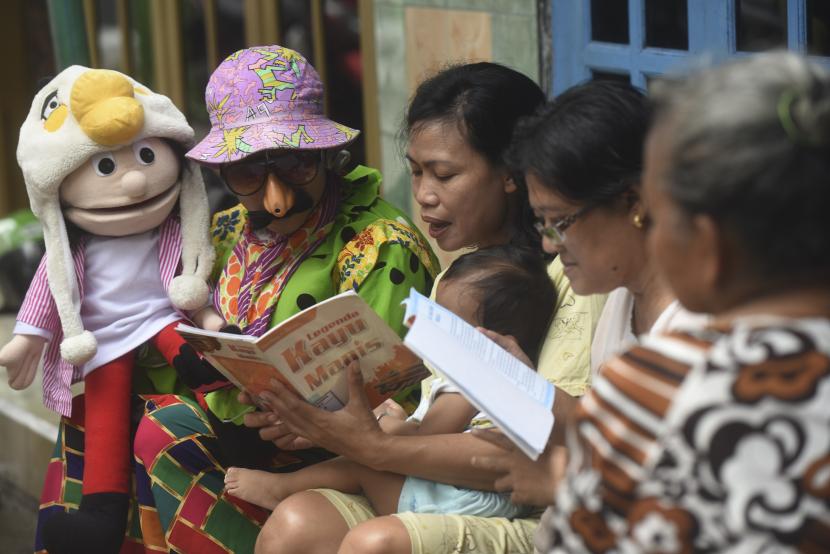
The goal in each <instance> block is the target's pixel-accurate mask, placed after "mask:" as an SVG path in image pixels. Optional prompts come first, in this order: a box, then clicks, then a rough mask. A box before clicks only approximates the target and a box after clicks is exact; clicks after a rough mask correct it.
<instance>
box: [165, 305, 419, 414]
mask: <svg viewBox="0 0 830 554" xmlns="http://www.w3.org/2000/svg"><path fill="white" fill-rule="evenodd" d="M177 331H178V332H179V334H180V335H181V336H182V337H183V338H184V339H185V340H186V341H187V342H188V343H190V345H191V346H193V347H194V348H195V349H196V350H198V351H199V352H201V353H202V354H203V355H204V356H205V358H206V359H207V360H208V361H209V362H210V363H211V364H212V365H213V366H214V367H216V368H217V369H218V370H219V371H220V372H222V373H223V374H224V375H225V376H226V377H227V378H228V379H229V380H230V381H231V382H233V383H234V384H235V385H236V386H237V387H239V388H242V389H244V390H246V391H248V392H249V393H250V394H251V395H252V396H253V397H254V398H257V396H258V395H259V394H260V393H261V392H263V391H265V390H272V389H273V388H274V387H273V385H272V380H278V381H280V382H281V383H282V384H283V385H285V386H286V387H288V388H289V389H291V390H293V391H294V392H296V393H297V394H298V395H300V396H301V397H303V398H305V399H306V400H307V401H308V402H310V403H311V404H314V405H316V406H319V407H321V408H324V409H327V410H338V409H340V408H342V407H343V406H344V405H345V403H346V402H347V401H348V384H347V380H346V372H345V370H346V367H348V365H349V363H350V362H351V361H352V360H358V361H359V362H360V368H361V371H362V372H363V379H364V383H365V387H366V394H367V397H368V399H369V403H370V405H371V406H372V407H374V406H377V405H378V404H380V403H381V402H383V401H384V400H386V399H387V398H389V397H391V396H392V395H393V394H395V393H396V392H398V391H400V390H402V389H404V388H406V387H408V386H410V385H413V384H416V383H419V382H420V381H421V379H423V378H424V377H425V376H426V375H428V371H427V370H426V368H425V367H424V366H423V365H422V362H421V359H420V358H419V357H418V356H416V355H415V354H413V353H412V351H410V350H409V349H408V348H407V347H406V346H404V345H403V342H402V341H401V339H400V338H399V337H398V335H397V333H395V332H394V331H393V330H392V329H391V328H390V327H389V326H388V325H387V324H386V322H384V321H383V320H382V319H381V318H380V316H378V315H377V314H376V313H375V312H374V310H372V308H371V307H370V306H369V305H368V304H366V302H365V301H364V300H363V299H362V298H360V297H359V296H358V295H357V294H355V293H354V292H351V291H350V292H346V293H342V294H339V295H337V296H334V297H332V298H329V299H327V300H324V301H323V302H320V303H318V304H316V305H314V306H312V307H310V308H307V309H306V310H303V311H302V312H300V313H298V314H296V315H295V316H293V317H291V318H289V319H287V320H285V321H284V322H282V323H281V324H280V325H278V326H276V327H274V328H273V329H271V330H270V331H268V333H266V334H264V335H263V336H261V337H259V338H256V337H250V336H246V335H233V334H228V333H217V332H212V331H205V330H203V329H198V328H195V327H189V326H184V325H180V326H179V327H178V329H177Z"/></svg>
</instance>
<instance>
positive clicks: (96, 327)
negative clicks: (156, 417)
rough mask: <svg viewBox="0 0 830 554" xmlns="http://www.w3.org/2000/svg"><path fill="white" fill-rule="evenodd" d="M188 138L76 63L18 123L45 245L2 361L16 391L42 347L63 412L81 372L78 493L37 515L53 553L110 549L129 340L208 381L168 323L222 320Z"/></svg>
mask: <svg viewBox="0 0 830 554" xmlns="http://www.w3.org/2000/svg"><path fill="white" fill-rule="evenodd" d="M193 135H194V133H193V129H192V128H191V127H190V126H189V125H188V124H187V122H186V120H185V117H184V115H183V114H182V113H181V112H180V111H179V110H178V109H177V108H176V107H175V106H174V105H173V103H172V102H171V101H170V99H169V98H167V97H165V96H162V95H160V94H156V93H154V92H152V91H150V90H149V89H148V88H146V87H144V86H143V85H141V84H140V83H138V82H136V81H134V80H133V79H131V78H130V77H128V76H126V75H123V74H121V73H118V72H115V71H109V70H98V69H89V68H86V67H81V66H72V67H69V68H67V69H65V70H64V71H63V72H61V73H60V74H59V75H58V76H57V77H55V78H54V79H53V80H52V81H51V82H49V83H48V84H47V85H46V86H45V87H43V88H42V89H41V90H40V91H39V92H38V93H37V95H36V96H35V98H34V101H33V103H32V107H31V109H30V111H29V114H28V117H27V118H26V120H25V121H24V123H23V126H22V127H21V129H20V140H19V144H18V150H17V159H18V162H19V164H20V167H21V169H22V171H23V175H24V178H25V182H26V188H27V191H28V195H29V200H30V202H31V207H32V211H33V212H34V213H35V215H36V216H37V217H38V218H39V219H40V221H41V223H42V225H43V231H44V238H45V242H46V255H45V256H44V259H43V261H42V262H41V265H40V267H39V269H38V271H37V273H36V275H35V277H34V279H33V281H32V285H31V287H30V289H29V292H28V293H27V296H26V299H25V300H24V303H23V306H22V307H21V310H20V312H19V314H18V317H17V324H16V326H15V329H14V337H13V338H12V340H11V341H10V342H9V343H7V344H6V345H5V346H4V347H3V348H2V349H0V365H2V366H5V367H6V368H7V370H8V374H9V383H10V385H11V386H12V387H13V388H24V387H27V386H28V385H30V384H31V382H32V380H33V378H34V375H35V373H36V370H37V367H38V363H39V361H40V359H41V357H42V355H43V353H44V350H45V357H44V364H43V367H44V377H43V399H44V403H45V405H46V406H47V407H49V408H51V409H54V410H56V411H57V412H59V413H61V414H62V415H64V416H67V417H68V416H69V415H71V413H72V410H73V400H72V397H71V392H70V385H71V384H72V383H73V382H75V381H78V380H80V379H83V380H84V388H85V394H84V404H83V406H82V408H83V411H84V417H85V430H86V438H85V455H84V471H83V484H82V493H83V496H82V498H81V501H80V505H79V506H78V510H77V511H76V512H64V511H60V512H59V513H55V514H54V515H53V516H52V517H51V518H50V519H48V520H47V521H46V522H45V523H43V525H42V528H41V530H40V532H41V534H42V536H43V540H44V543H45V545H46V547H47V549H48V551H49V552H50V553H61V552H116V551H118V549H119V548H120V546H121V543H122V541H123V538H124V533H125V527H126V522H127V510H128V501H129V491H130V469H131V444H130V434H131V432H130V393H131V379H132V369H133V365H134V362H135V351H136V349H137V348H138V347H139V346H141V345H142V344H144V343H147V342H148V341H149V342H150V343H151V344H152V345H153V346H154V347H155V348H156V349H158V351H159V352H160V353H161V354H162V355H163V356H164V357H165V358H166V359H167V361H168V362H170V363H171V364H172V365H173V366H174V367H175V368H176V369H177V370H178V371H179V373H180V374H181V377H182V380H183V381H184V382H185V383H186V384H188V385H192V386H193V387H194V388H198V387H199V386H200V385H203V384H204V383H203V382H202V381H200V379H202V377H204V375H207V376H208V377H207V378H206V380H207V381H212V377H211V375H212V373H211V371H212V368H210V367H209V366H206V365H202V366H200V363H201V361H200V360H199V358H198V357H197V356H196V355H195V353H194V352H193V351H192V349H190V347H188V346H186V345H185V343H184V341H183V340H182V339H181V338H180V337H179V336H178V334H177V333H176V332H175V331H174V327H175V326H176V325H177V324H178V323H179V322H181V321H188V320H193V321H195V322H196V323H197V324H201V325H203V326H207V327H210V328H214V329H216V328H219V327H221V326H222V324H223V323H224V321H223V319H222V318H221V316H219V315H218V313H217V312H215V311H214V310H213V309H212V308H210V307H207V306H208V301H209V296H210V291H209V288H208V285H207V279H208V276H209V274H210V270H211V266H212V264H213V261H214V253H213V248H212V246H211V244H210V239H209V234H208V224H209V209H208V202H207V197H206V194H205V189H204V183H203V182H202V177H201V174H200V171H199V169H198V168H197V167H195V165H194V164H193V163H191V162H187V161H186V160H185V158H184V157H183V152H184V151H185V150H186V148H187V147H189V146H191V145H192V142H193ZM194 361H195V362H196V363H195V364H194V363H193V362H194ZM197 374H198V375H199V377H198V378H196V380H194V376H196V375H197ZM75 404H76V406H75V408H76V409H78V406H77V402H76V403H75Z"/></svg>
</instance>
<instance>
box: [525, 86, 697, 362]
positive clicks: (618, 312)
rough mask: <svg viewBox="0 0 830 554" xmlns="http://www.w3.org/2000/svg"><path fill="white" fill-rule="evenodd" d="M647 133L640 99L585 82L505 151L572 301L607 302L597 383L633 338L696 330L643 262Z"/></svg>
mask: <svg viewBox="0 0 830 554" xmlns="http://www.w3.org/2000/svg"><path fill="white" fill-rule="evenodd" d="M648 123H649V110H648V103H647V99H646V97H645V96H644V95H643V94H642V93H641V92H640V91H638V90H637V89H635V88H634V87H632V86H631V85H629V84H624V83H618V82H614V81H592V82H589V83H585V84H583V85H579V86H576V87H573V88H571V89H569V90H567V91H566V92H564V93H563V94H561V95H560V96H558V97H557V98H556V99H555V100H554V101H552V102H551V103H549V104H548V105H547V106H545V107H544V108H543V109H542V110H541V111H540V112H539V113H538V114H536V115H535V116H534V117H532V118H529V119H527V120H525V121H523V122H522V123H521V124H520V126H519V128H518V129H517V131H516V141H515V143H514V145H513V149H512V158H513V159H512V160H511V161H512V163H513V165H514V166H515V168H516V169H517V170H518V171H520V172H521V173H522V174H524V176H525V179H526V181H527V187H528V194H529V198H530V203H531V206H533V211H534V213H535V214H536V216H537V218H538V221H537V224H536V225H537V229H538V230H539V232H540V233H541V235H542V246H543V248H544V249H545V251H546V252H549V253H551V254H558V256H559V259H560V260H561V261H562V264H563V266H564V268H565V275H567V276H568V278H569V279H570V281H571V286H572V287H573V290H574V291H575V292H576V293H577V294H596V293H610V294H609V296H608V299H607V301H606V303H605V307H604V308H603V311H602V315H601V316H600V318H599V321H598V322H597V329H596V332H595V334H594V339H593V343H592V348H591V367H592V373H593V374H594V375H596V372H597V370H598V368H599V366H600V365H601V364H602V362H604V361H605V360H607V359H608V358H610V357H611V356H612V355H614V354H616V353H618V352H620V351H622V350H623V349H625V348H626V347H627V346H631V345H632V344H635V343H636V342H637V337H638V336H640V335H643V334H655V333H660V332H663V331H666V330H668V329H673V328H676V327H684V326H688V325H692V326H699V325H700V324H701V323H702V319H701V317H700V316H695V315H692V314H690V313H688V312H686V311H685V310H684V309H683V308H682V307H681V306H680V304H679V303H678V302H677V300H676V299H675V296H674V294H673V293H672V291H671V289H670V288H669V287H668V285H667V284H666V283H665V282H664V281H663V280H661V279H660V278H659V276H658V274H657V270H656V268H655V266H654V263H653V261H652V260H651V259H650V258H649V256H648V254H647V252H646V233H645V231H646V227H647V225H648V219H647V217H646V215H645V214H646V210H645V207H644V205H643V200H642V197H641V184H640V181H641V175H642V169H643V145H644V141H645V136H646V131H647V129H648Z"/></svg>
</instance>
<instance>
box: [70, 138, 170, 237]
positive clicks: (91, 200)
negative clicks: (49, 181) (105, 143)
mask: <svg viewBox="0 0 830 554" xmlns="http://www.w3.org/2000/svg"><path fill="white" fill-rule="evenodd" d="M179 192H180V185H179V161H178V158H177V156H176V154H175V152H174V151H173V149H172V148H171V147H170V145H169V144H168V143H167V142H166V141H165V140H163V139H159V138H149V139H144V140H140V141H138V142H135V143H133V144H131V145H129V146H124V147H122V148H119V149H117V150H113V151H111V152H102V153H100V154H96V155H94V156H92V158H90V159H89V160H87V161H86V162H84V164H83V165H81V166H80V167H79V168H78V169H76V170H75V171H73V172H72V173H70V174H69V175H68V176H67V177H66V179H64V181H63V183H62V184H61V186H60V199H61V205H62V206H63V212H64V215H65V217H66V219H68V220H69V221H71V222H72V223H74V224H75V225H77V226H78V227H80V228H81V229H83V230H84V231H87V232H89V233H92V234H93V235H102V236H111V237H121V236H126V235H133V234H137V233H143V232H144V231H149V230H150V229H154V228H156V227H158V226H159V225H161V223H162V222H163V221H164V220H165V219H166V218H167V216H168V215H170V212H171V210H172V209H173V206H175V204H176V201H177V200H178V198H179Z"/></svg>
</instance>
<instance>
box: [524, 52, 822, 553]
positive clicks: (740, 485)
mask: <svg viewBox="0 0 830 554" xmlns="http://www.w3.org/2000/svg"><path fill="white" fill-rule="evenodd" d="M652 96H653V100H654V108H655V114H654V123H653V126H652V128H651V131H650V133H649V137H648V141H647V148H646V169H645V177H644V185H643V189H644V195H645V201H646V205H647V206H648V208H649V217H650V220H651V229H650V231H649V238H648V242H649V251H650V253H651V255H652V257H653V259H654V261H655V262H656V264H657V267H658V268H659V270H660V272H661V274H662V276H663V277H664V278H665V279H666V281H667V282H668V283H669V285H670V286H671V289H672V290H673V291H674V293H675V294H676V295H677V298H678V299H679V300H680V301H681V302H682V303H683V305H685V306H687V307H688V308H689V309H691V310H695V311H699V312H710V313H712V314H714V320H713V321H712V322H711V324H710V325H709V326H707V327H706V328H705V329H703V330H698V331H692V332H683V333H681V332H675V333H671V334H667V335H664V336H651V337H646V338H644V339H643V341H642V345H641V346H639V347H635V348H633V349H631V350H628V351H627V352H625V353H624V354H622V355H621V356H620V357H617V358H614V359H613V360H611V361H609V362H608V363H606V364H605V365H604V367H603V369H602V371H601V373H600V376H599V378H598V379H597V381H596V383H595V386H594V387H593V389H592V390H591V391H590V392H589V393H588V395H586V396H585V397H584V398H583V399H582V400H581V402H580V405H579V408H578V409H577V414H576V417H575V419H574V421H573V423H575V425H574V426H573V428H572V429H573V431H575V433H574V435H573V437H572V438H573V439H574V440H573V441H571V443H572V448H571V450H570V454H571V459H570V464H569V468H568V473H567V475H566V477H565V479H563V481H562V485H561V486H560V487H559V491H558V495H557V498H556V503H555V505H554V506H553V507H552V508H550V509H549V510H548V512H547V513H546V515H545V516H544V518H543V525H542V526H541V527H540V530H539V532H538V534H537V548H538V549H539V550H540V551H542V552H565V551H567V552H598V551H603V552H604V551H611V550H620V551H631V552H667V551H671V552H692V551H702V552H725V551H729V552H761V551H763V552H795V551H800V552H821V551H826V550H827V547H828V545H830V487H829V486H828V483H830V478H829V477H828V476H830V284H829V283H830V219H828V217H827V214H828V212H830V182H828V175H830V73H828V72H827V70H826V69H824V68H822V67H820V66H818V65H817V64H814V63H811V62H810V61H808V60H807V59H806V58H805V57H803V56H799V55H796V54H792V53H786V52H783V53H768V54H761V55H758V56H754V57H752V58H747V59H742V60H739V61H736V62H732V63H729V64H727V65H724V66H722V67H719V68H715V69H711V70H708V71H702V72H699V73H695V74H692V75H690V76H688V77H685V78H680V79H676V80H665V81H662V80H661V81H658V82H657V83H655V84H654V87H653V94H652Z"/></svg>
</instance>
